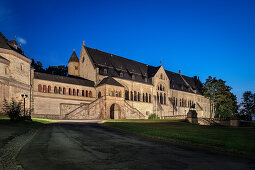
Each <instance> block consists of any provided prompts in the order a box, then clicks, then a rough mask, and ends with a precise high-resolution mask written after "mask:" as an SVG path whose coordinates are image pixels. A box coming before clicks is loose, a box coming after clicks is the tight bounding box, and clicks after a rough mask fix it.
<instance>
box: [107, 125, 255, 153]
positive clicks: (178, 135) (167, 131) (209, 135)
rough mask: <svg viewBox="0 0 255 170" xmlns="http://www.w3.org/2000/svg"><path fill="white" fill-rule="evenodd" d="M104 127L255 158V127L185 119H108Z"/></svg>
mask: <svg viewBox="0 0 255 170" xmlns="http://www.w3.org/2000/svg"><path fill="white" fill-rule="evenodd" d="M104 125H106V126H109V127H112V128H116V129H119V130H123V131H127V132H131V133H134V134H139V135H144V136H149V137H154V138H160V139H164V140H170V141H174V142H181V143H190V144H195V145H201V146H206V147H212V148H216V149H219V150H224V151H225V150H226V151H232V152H238V153H244V154H252V155H255V128H252V127H223V126H199V125H193V124H189V123H186V122H184V121H183V120H117V121H114V120H108V121H105V122H104Z"/></svg>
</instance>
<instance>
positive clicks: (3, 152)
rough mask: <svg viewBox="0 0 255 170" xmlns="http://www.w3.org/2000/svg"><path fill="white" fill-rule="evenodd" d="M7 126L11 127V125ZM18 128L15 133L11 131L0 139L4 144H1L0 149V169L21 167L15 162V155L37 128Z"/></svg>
mask: <svg viewBox="0 0 255 170" xmlns="http://www.w3.org/2000/svg"><path fill="white" fill-rule="evenodd" d="M9 128H10V129H12V127H11V126H10V127H9ZM18 128H19V130H17V131H16V133H13V134H12V135H10V136H8V138H5V139H4V140H2V143H4V144H2V147H1V149H0V169H4V170H5V169H6V170H9V169H10V170H15V169H23V168H22V166H21V165H20V164H19V163H18V162H17V160H16V157H17V155H18V153H19V152H20V150H21V148H22V147H23V146H24V145H25V144H26V143H27V142H29V141H30V140H31V139H32V138H33V137H34V135H35V134H36V132H37V129H31V130H28V129H26V128H22V127H18ZM2 130H3V129H2ZM3 141H4V142H3Z"/></svg>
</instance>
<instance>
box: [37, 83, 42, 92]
mask: <svg viewBox="0 0 255 170" xmlns="http://www.w3.org/2000/svg"><path fill="white" fill-rule="evenodd" d="M38 91H39V92H42V85H41V84H38Z"/></svg>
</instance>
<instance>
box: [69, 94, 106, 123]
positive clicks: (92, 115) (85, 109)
mask: <svg viewBox="0 0 255 170" xmlns="http://www.w3.org/2000/svg"><path fill="white" fill-rule="evenodd" d="M102 102H103V101H102V98H98V99H96V100H95V101H93V102H91V103H82V104H80V105H70V106H73V109H72V110H71V111H69V112H67V113H65V114H64V119H104V117H103V114H102V108H101V107H102V105H100V104H101V103H102Z"/></svg>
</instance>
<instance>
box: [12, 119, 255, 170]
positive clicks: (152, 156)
mask: <svg viewBox="0 0 255 170" xmlns="http://www.w3.org/2000/svg"><path fill="white" fill-rule="evenodd" d="M254 161H255V160H254V159H248V158H245V157H239V156H234V155H229V154H226V155H225V154H224V153H220V152H214V151H209V150H207V149H201V148H197V147H193V146H189V145H181V144H173V143H169V142H164V141H160V140H157V139H150V138H146V137H140V136H136V135H132V134H129V133H124V132H118V131H115V130H112V129H109V128H106V127H104V126H102V125H100V124H97V123H82V122H79V123H77V122H76V123H72V122H62V123H54V124H48V125H46V126H45V127H43V128H41V129H40V130H39V131H38V132H37V134H36V135H35V136H34V137H33V138H32V139H31V140H30V142H28V143H27V144H26V145H25V146H23V148H22V149H21V151H20V152H19V154H18V156H17V162H19V164H20V165H21V167H22V168H23V169H27V170H29V169H36V170H37V169H42V170H45V169H46V170H51V169H54V170H57V169H61V170H65V169H67V170H71V169H255V162H254Z"/></svg>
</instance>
